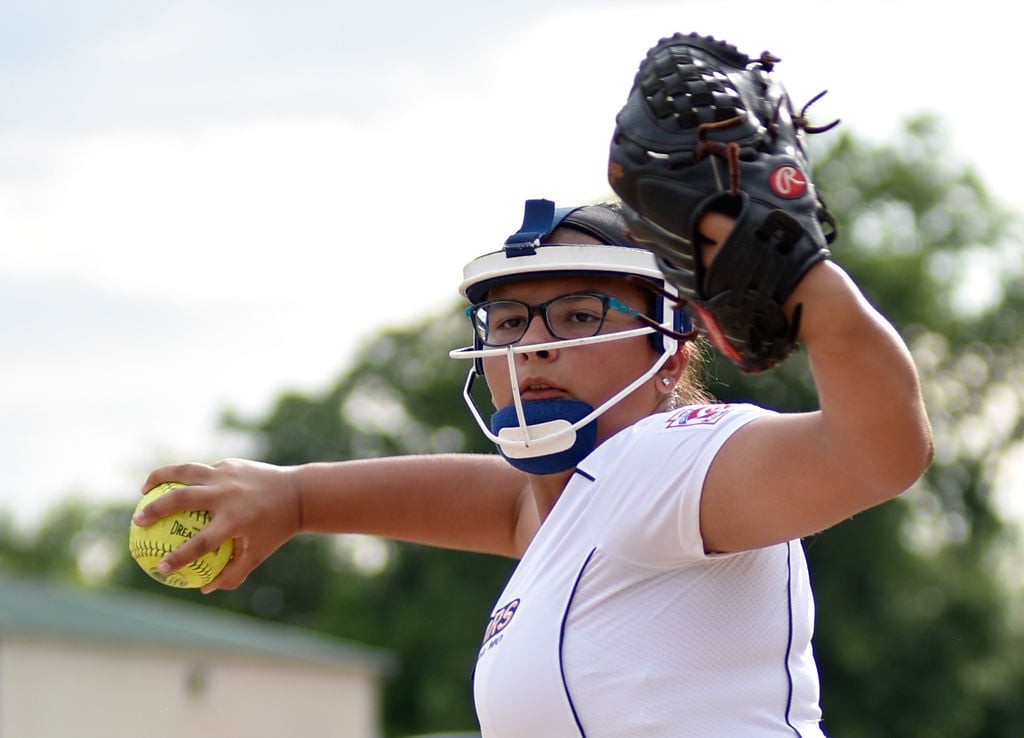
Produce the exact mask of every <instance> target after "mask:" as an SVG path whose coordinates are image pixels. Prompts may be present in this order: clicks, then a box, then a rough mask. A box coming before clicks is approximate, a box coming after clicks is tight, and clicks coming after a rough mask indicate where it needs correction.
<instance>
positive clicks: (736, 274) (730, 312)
mask: <svg viewBox="0 0 1024 738" xmlns="http://www.w3.org/2000/svg"><path fill="white" fill-rule="evenodd" d="M778 61H779V59H777V58H775V57H773V56H772V55H771V54H769V53H768V52H764V53H763V54H761V56H760V57H759V58H758V59H751V58H750V57H748V56H747V55H746V54H743V53H741V52H739V51H738V50H737V49H736V48H735V47H734V46H732V45H730V44H726V43H724V42H722V41H717V40H715V39H714V38H711V37H703V36H698V35H696V34H690V35H682V34H676V35H674V36H672V37H670V38H665V39H662V40H661V41H660V42H659V43H658V44H657V45H656V46H655V47H654V48H652V49H651V50H650V51H649V52H648V53H647V57H646V58H645V59H644V61H643V62H642V63H641V64H640V69H639V71H638V72H637V74H636V77H635V79H634V82H633V89H632V90H631V91H630V93H629V98H628V100H627V102H626V105H625V106H624V107H623V108H622V110H621V111H620V112H619V114H618V116H617V117H616V127H615V134H614V136H613V138H612V143H611V158H610V161H609V167H608V180H609V183H610V184H611V186H612V189H613V190H614V191H615V192H616V194H618V196H619V197H620V198H621V199H622V201H623V205H624V208H623V210H624V214H625V216H626V219H627V222H628V223H629V228H630V232H631V234H632V236H633V238H634V239H635V240H637V241H638V242H640V243H642V244H644V245H645V246H647V247H649V248H650V249H651V250H652V251H654V253H655V254H656V255H657V257H658V262H659V265H660V267H661V269H662V271H663V272H664V273H665V276H666V278H667V279H668V280H669V281H670V282H672V283H673V284H674V285H675V286H676V287H677V288H678V289H679V291H680V295H681V298H682V299H683V300H684V301H685V303H684V308H685V309H686V310H687V312H688V313H689V314H690V317H691V318H693V320H694V322H695V323H696V324H697V325H698V326H699V327H700V328H701V330H702V331H703V332H704V333H705V335H707V337H708V338H709V339H710V340H711V342H712V344H714V346H715V347H716V348H717V349H718V350H719V351H720V352H721V353H722V354H724V355H725V356H726V357H728V358H729V359H730V360H732V361H733V363H735V364H736V365H737V366H739V368H740V369H741V370H743V371H745V372H758V371H762V370H764V369H767V368H769V367H772V366H775V365H776V364H778V363H779V362H781V361H782V360H783V359H784V358H785V357H786V356H787V355H788V354H789V353H790V352H791V351H793V350H794V349H795V348H796V335H797V329H798V328H799V320H800V310H799V306H797V308H796V309H795V310H794V311H793V313H792V315H791V317H789V318H787V316H786V313H785V312H784V311H783V308H782V305H783V303H784V302H785V300H786V298H787V297H789V295H790V294H791V293H792V292H793V290H794V288H795V287H796V285H797V283H798V282H799V281H800V280H801V279H802V278H803V276H804V275H805V274H806V273H807V270H809V269H810V268H811V267H812V266H813V265H814V264H816V263H817V262H819V261H821V260H823V259H827V258H828V257H829V251H828V244H829V243H831V241H832V239H833V238H834V236H835V224H834V221H833V220H832V217H831V216H830V215H829V214H828V211H827V209H826V208H825V205H824V202H823V201H822V200H821V198H820V197H819V196H818V194H817V193H816V191H815V188H814V185H813V184H812V182H811V169H810V165H809V162H808V159H807V155H806V153H805V151H804V147H803V140H802V139H803V132H804V131H806V132H808V133H817V132H819V131H822V130H827V129H828V128H831V127H832V126H833V125H835V124H836V123H838V121H836V122H835V123H832V124H830V125H828V126H823V127H820V128H814V127H811V126H809V125H808V124H807V121H806V119H805V118H804V113H805V112H806V109H807V106H805V107H804V110H803V111H801V112H800V113H799V114H796V113H794V111H793V108H792V105H791V104H790V100H789V96H788V95H787V94H786V91H785V90H784V89H783V87H782V85H781V84H780V83H779V82H778V81H777V80H776V79H775V78H774V77H773V76H772V69H773V67H774V65H775V64H776V63H777V62H778ZM818 97H820V95H819V96H818ZM815 99H817V98H815ZM811 102H813V100H812V101H811ZM808 105H809V104H808ZM708 211H721V212H724V213H727V214H729V215H731V216H734V217H735V218H736V224H735V226H734V228H733V230H732V231H731V233H730V235H729V237H728V238H727V240H726V241H725V243H724V244H723V245H722V247H721V249H720V250H719V252H718V254H717V256H716V257H715V259H714V261H713V262H712V263H711V265H710V267H708V268H705V267H704V265H703V264H702V262H701V258H700V253H701V252H700V249H701V243H702V238H701V235H700V233H699V232H698V229H697V224H698V221H699V219H700V217H701V216H702V215H703V214H704V213H706V212H708Z"/></svg>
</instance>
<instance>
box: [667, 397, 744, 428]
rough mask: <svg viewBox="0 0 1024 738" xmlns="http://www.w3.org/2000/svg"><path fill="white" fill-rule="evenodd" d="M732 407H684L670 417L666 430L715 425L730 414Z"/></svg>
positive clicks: (726, 405)
mask: <svg viewBox="0 0 1024 738" xmlns="http://www.w3.org/2000/svg"><path fill="white" fill-rule="evenodd" d="M731 407H732V405H729V404H728V403H726V404H722V405H700V406H697V407H693V406H691V407H684V408H680V409H679V410H677V411H675V412H674V413H672V414H671V415H669V417H668V420H666V421H665V427H666V428H682V427H683V426H690V425H714V424H715V423H717V422H718V421H719V420H721V419H722V418H723V417H725V415H726V414H727V413H728V412H729V409H730V408H731Z"/></svg>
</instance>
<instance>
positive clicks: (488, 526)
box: [135, 454, 535, 592]
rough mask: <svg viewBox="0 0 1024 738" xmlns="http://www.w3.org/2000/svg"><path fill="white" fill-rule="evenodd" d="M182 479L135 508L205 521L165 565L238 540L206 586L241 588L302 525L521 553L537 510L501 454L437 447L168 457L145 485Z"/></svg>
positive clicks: (147, 520) (147, 516) (146, 518)
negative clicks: (339, 454) (429, 450)
mask: <svg viewBox="0 0 1024 738" xmlns="http://www.w3.org/2000/svg"><path fill="white" fill-rule="evenodd" d="M162 482H180V483H183V484H186V485H188V486H186V487H181V488H178V489H175V490H172V491H171V492H168V493H167V494H165V495H163V496H162V497H160V498H159V499H156V500H154V501H153V502H152V503H150V504H149V505H147V506H146V507H145V508H144V509H143V511H142V512H141V513H140V514H139V515H138V516H136V518H135V522H136V524H138V525H143V526H145V525H150V524H152V523H153V522H155V521H156V520H159V519H160V518H162V517H165V516H167V515H170V514H171V513H173V512H176V511H178V510H207V511H209V513H210V522H209V523H208V524H207V525H206V527H204V528H203V530H202V531H200V532H199V533H198V534H197V535H196V536H195V537H193V538H192V539H191V540H189V541H187V542H186V543H184V544H183V545H182V546H180V547H179V548H178V549H177V550H176V551H174V552H173V553H171V554H168V555H167V557H165V559H164V560H163V562H161V565H160V566H161V570H162V571H164V572H165V573H169V572H171V571H174V570H176V569H179V568H181V567H182V566H184V565H185V564H187V563H189V562H190V561H194V560H195V559H197V558H199V557H200V556H203V555H204V554H206V553H208V552H210V551H212V550H213V549H215V548H217V547H218V546H220V545H221V544H222V543H224V541H226V540H228V539H234V556H233V557H232V560H231V562H230V563H229V564H228V566H227V567H226V568H225V569H224V571H223V572H221V574H220V575H219V576H218V577H217V578H216V579H215V580H214V581H213V582H211V583H210V584H209V585H207V586H206V587H204V588H203V592H212V591H214V590H217V589H234V588H235V587H238V586H239V585H240V584H241V583H242V582H244V581H245V578H246V577H247V576H248V574H249V572H251V571H252V570H253V569H255V568H256V567H257V566H258V565H259V564H261V563H262V562H263V561H265V560H266V559H267V557H269V556H270V555H271V554H272V553H273V552H274V551H276V550H277V549H278V548H279V547H280V546H281V545H282V544H284V543H285V542H286V541H288V540H289V539H291V538H292V537H293V536H295V535H297V534H299V533H363V534H368V535H376V536H382V537H386V538H392V539H395V540H401V541H410V542H415V543H423V544H428V545H433V546H440V547H444V548H454V549H460V550H466V551H477V552H481V553H491V554H498V555H503V556H509V557H513V558H514V557H517V556H519V555H520V554H521V553H522V551H523V549H524V548H525V546H526V544H527V543H528V542H529V532H530V530H531V529H532V528H533V524H532V521H531V518H532V517H533V516H534V515H535V509H534V508H533V506H532V504H531V502H532V496H530V495H529V493H528V487H527V484H526V476H525V475H524V474H522V473H521V472H519V471H516V470H515V469H513V468H512V467H510V466H509V465H508V463H507V462H505V461H504V459H502V458H501V457H500V456H492V455H483V454H480V455H473V454H441V455H430V456H397V457H385V458H376V459H366V460H356V461H344V462H322V463H312V464H303V465H299V466H287V467H282V466H273V465H270V464H263V463H259V462H253V461H242V460H239V459H228V460H225V461H220V462H218V463H216V464H213V465H206V464H192V463H190V464H174V465H170V466H164V467H160V468H159V469H156V470H154V471H153V472H152V473H150V475H149V477H148V478H147V479H146V482H145V484H144V486H143V489H144V490H150V489H152V488H153V487H155V486H156V485H158V484H160V483H162Z"/></svg>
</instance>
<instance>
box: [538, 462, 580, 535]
mask: <svg viewBox="0 0 1024 738" xmlns="http://www.w3.org/2000/svg"><path fill="white" fill-rule="evenodd" d="M574 472H575V469H569V470H567V471H564V472H558V473H557V474H531V475H530V491H531V492H532V493H533V500H534V503H535V504H536V505H537V515H538V516H539V517H540V521H541V522H542V523H543V522H544V520H545V519H546V518H547V516H548V514H549V513H550V512H551V509H552V508H553V507H554V506H555V503H556V502H558V498H559V497H561V496H562V491H563V490H564V489H565V485H567V484H568V483H569V478H570V477H572V475H573V473H574Z"/></svg>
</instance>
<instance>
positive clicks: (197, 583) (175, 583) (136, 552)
mask: <svg viewBox="0 0 1024 738" xmlns="http://www.w3.org/2000/svg"><path fill="white" fill-rule="evenodd" d="M184 486H185V485H183V484H179V483H177V482H166V483H164V484H161V485H158V486H156V487H154V488H153V489H151V490H150V491H149V492H147V493H146V494H145V495H144V496H143V497H142V499H141V500H139V504H138V505H136V506H135V512H138V511H139V510H141V509H142V508H144V507H145V506H146V505H148V504H149V503H150V502H152V501H153V500H155V499H156V498H157V497H159V496H160V495H162V494H164V493H165V492H169V491H170V490H172V489H174V488H175V487H184ZM208 522H210V514H209V513H208V512H206V511H205V510H191V511H189V510H185V511H181V512H176V513H173V514H172V515H168V516H167V517H166V518H162V519H160V520H158V521H156V522H155V523H153V524H152V525H150V526H147V527H145V528H143V527H140V526H138V525H136V524H135V523H134V522H132V524H131V527H130V529H129V531H128V551H129V552H130V553H131V555H132V558H133V559H135V561H137V562H138V564H139V566H140V567H142V570H143V571H144V572H146V573H147V574H149V576H151V577H153V579H155V580H156V581H158V582H160V583H161V584H166V585H167V586H168V587H180V588H184V589H195V588H198V587H202V586H204V585H206V584H209V583H210V582H212V581H213V578H214V577H216V576H217V575H218V574H220V572H221V570H222V569H223V568H224V567H225V566H226V565H227V563H228V561H230V560H231V552H232V550H233V549H234V542H233V541H232V540H230V539H229V540H228V541H227V542H225V543H223V544H222V545H221V546H220V547H219V548H216V549H214V550H213V551H211V552H210V553H208V554H206V555H205V556H203V557H201V558H199V559H196V560H195V561H193V562H192V563H191V564H186V565H185V566H183V567H182V568H181V569H179V570H178V571H176V572H173V573H171V574H167V575H164V574H161V573H160V572H159V571H157V568H156V567H157V564H159V563H160V561H161V560H162V559H163V557H164V556H166V555H167V554H169V553H170V552H171V551H173V550H174V549H176V548H177V547H178V546H180V545H181V544H182V543H184V542H185V541H187V540H188V539H190V538H191V537H192V536H194V535H195V534H196V533H198V532H199V531H200V530H202V529H203V526H204V525H206V524H207V523H208Z"/></svg>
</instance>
